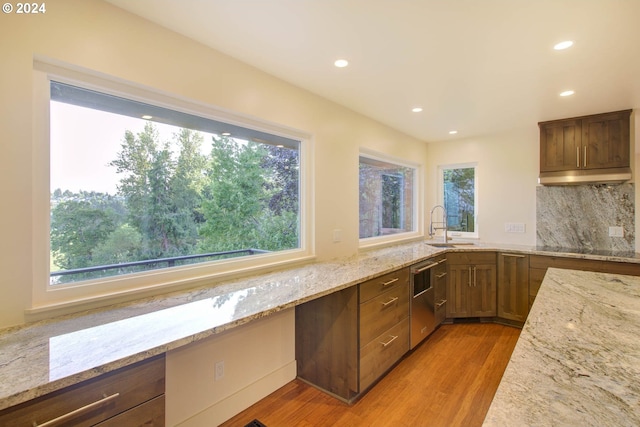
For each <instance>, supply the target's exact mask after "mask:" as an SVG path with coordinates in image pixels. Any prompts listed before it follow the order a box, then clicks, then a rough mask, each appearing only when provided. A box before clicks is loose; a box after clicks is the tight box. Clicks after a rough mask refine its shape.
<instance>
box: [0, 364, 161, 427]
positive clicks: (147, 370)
mask: <svg viewBox="0 0 640 427" xmlns="http://www.w3.org/2000/svg"><path fill="white" fill-rule="evenodd" d="M164 392H165V356H164V354H163V355H161V356H156V357H154V358H152V359H149V360H145V361H142V362H138V363H135V364H133V365H130V366H126V367H124V368H120V369H117V370H115V371H113V372H109V373H107V374H103V375H101V376H99V377H97V378H93V379H90V380H87V381H83V382H81V383H79V384H76V385H73V386H69V387H67V388H64V389H62V390H58V391H55V392H52V393H49V394H47V395H44V396H41V397H38V398H36V399H33V400H30V401H28V402H25V403H22V404H20V405H17V406H14V407H10V408H7V409H4V410H2V411H0V426H3V427H22V426H24V427H32V426H39V425H43V424H45V423H49V424H46V425H51V426H54V425H55V426H93V425H99V426H146V427H161V426H164V425H165V405H164ZM53 420H57V421H55V422H54V421H53Z"/></svg>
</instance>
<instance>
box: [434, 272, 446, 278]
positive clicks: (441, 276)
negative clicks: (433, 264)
mask: <svg viewBox="0 0 640 427" xmlns="http://www.w3.org/2000/svg"><path fill="white" fill-rule="evenodd" d="M446 275H447V273H446V272H445V273H440V274H437V275H436V279H442V278H443V277H444V276H446Z"/></svg>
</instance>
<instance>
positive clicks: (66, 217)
mask: <svg viewBox="0 0 640 427" xmlns="http://www.w3.org/2000/svg"><path fill="white" fill-rule="evenodd" d="M115 228H116V221H115V218H114V216H113V215H112V214H110V213H109V212H108V211H105V210H103V209H100V208H95V207H92V206H91V203H89V202H87V201H83V200H67V201H62V202H60V203H58V204H57V205H56V206H55V207H54V208H53V209H52V211H51V249H52V251H54V254H55V255H54V260H55V264H56V265H57V266H58V267H60V268H61V269H64V270H70V269H75V268H83V267H90V266H93V265H95V264H93V252H94V250H95V248H96V247H97V246H98V245H99V244H101V243H102V242H104V241H105V240H106V239H107V236H109V234H110V233H111V232H112V231H114V230H115Z"/></svg>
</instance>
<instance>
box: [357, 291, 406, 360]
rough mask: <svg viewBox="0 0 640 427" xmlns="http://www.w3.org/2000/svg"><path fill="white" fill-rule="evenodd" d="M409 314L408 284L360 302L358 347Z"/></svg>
mask: <svg viewBox="0 0 640 427" xmlns="http://www.w3.org/2000/svg"><path fill="white" fill-rule="evenodd" d="M408 316H409V286H408V285H405V286H403V287H398V286H395V287H394V288H393V289H390V290H388V291H387V292H385V293H383V294H381V295H380V296H378V297H376V298H373V299H371V300H369V301H367V302H365V303H363V304H360V347H362V346H363V345H366V344H367V343H368V342H369V341H371V340H372V339H374V338H375V337H377V336H378V335H380V334H381V333H383V332H384V331H386V330H387V329H389V328H391V327H392V326H393V325H395V324H396V323H398V322H399V321H401V320H402V319H404V318H406V317H408Z"/></svg>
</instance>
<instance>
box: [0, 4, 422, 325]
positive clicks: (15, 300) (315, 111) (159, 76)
mask: <svg viewBox="0 0 640 427" xmlns="http://www.w3.org/2000/svg"><path fill="white" fill-rule="evenodd" d="M0 18H1V20H0V51H1V52H2V55H3V58H2V60H3V64H2V67H0V91H1V93H2V98H1V99H0V129H2V138H3V140H2V145H1V146H2V148H1V150H2V156H0V200H2V202H3V209H2V210H1V211H0V236H2V241H1V243H0V270H1V271H2V272H3V273H2V275H0V290H1V291H2V299H1V300H0V328H2V327H6V326H12V325H16V324H20V323H23V322H24V321H25V317H24V310H25V309H26V308H28V307H29V306H30V304H31V289H32V286H33V282H34V279H33V277H32V263H33V261H34V256H33V253H34V247H35V248H38V250H39V251H40V252H39V253H47V251H46V247H45V246H44V244H45V243H46V241H47V240H48V236H40V235H35V234H34V233H33V230H32V217H33V213H34V200H35V197H36V196H35V194H34V192H33V190H32V184H33V182H34V176H35V175H36V174H35V171H34V168H33V164H32V161H33V158H34V157H33V156H34V155H35V153H34V152H33V149H32V142H33V132H34V131H33V123H32V115H33V109H34V108H36V107H38V106H37V105H34V102H33V100H32V97H33V82H32V77H33V60H34V57H39V58H49V59H51V60H52V61H55V62H60V63H63V64H65V65H68V66H71V67H77V68H78V69H86V70H90V71H91V72H93V73H98V74H102V75H105V76H108V78H115V79H122V80H124V81H126V82H130V83H133V84H137V85H141V86H143V87H145V88H150V89H151V90H157V91H161V92H163V93H167V94H169V95H171V96H175V97H179V98H186V99H188V100H191V101H195V102H200V103H204V104H206V105H212V106H215V107H217V108H221V109H226V110H229V111H232V112H234V113H237V114H242V115H246V116H248V117H252V118H257V119H258V120H262V121H267V122H271V123H274V124H277V125H279V126H283V127H290V128H293V129H297V130H300V131H302V132H305V133H307V134H311V135H312V136H313V146H314V153H313V158H312V162H313V168H314V173H313V181H314V191H313V194H312V196H311V197H312V212H311V216H312V217H313V218H314V220H315V227H314V229H313V234H314V238H315V254H316V256H317V258H318V259H319V260H323V259H331V258H336V257H344V256H351V255H353V254H355V253H356V252H357V251H358V154H359V149H360V147H366V148H369V149H371V150H376V151H379V152H381V153H383V154H388V155H392V156H395V157H397V158H402V159H407V160H410V161H415V160H416V159H426V152H427V148H426V145H425V144H424V143H423V142H421V141H418V140H416V139H415V138H412V137H409V136H407V135H405V134H402V133H400V132H398V131H396V130H394V129H391V128H389V127H387V126H384V125H382V124H380V123H378V122H376V121H374V120H371V119H368V118H366V117H364V116H362V115H360V114H357V113H355V112H353V111H351V110H348V109H346V108H344V107H341V106H339V105H337V104H335V103H332V102H329V101H328V100H326V99H324V98H322V97H320V96H317V95H314V94H312V93H310V92H308V91H306V90H303V89H300V88H298V87H295V86H293V85H290V84H288V83H286V82H284V81H282V80H279V79H277V78H275V77H272V76H270V75H268V74H266V73H264V72H262V71H260V70H258V69H256V68H253V67H251V66H248V65H246V64H243V63H241V62H239V61H237V60H235V59H233V58H231V57H229V56H226V55H224V54H222V53H220V52H217V51H215V50H212V49H210V48H208V47H206V46H203V45H201V44H199V43H196V42H194V41H193V40H191V39H188V38H186V37H184V36H181V35H179V34H177V33H174V32H171V31H168V30H166V29H164V28H161V27H159V26H157V25H155V24H152V23H150V22H149V21H146V20H143V19H141V18H139V17H137V16H135V15H132V14H130V13H128V12H125V11H123V10H121V9H119V8H117V7H115V6H113V5H111V4H108V3H105V2H103V1H100V0H92V1H83V0H50V1H47V12H46V14H41V15H34V16H20V15H16V14H10V15H2V16H1V17H0ZM40 203H43V202H42V201H40ZM44 203H45V204H46V203H47V202H46V201H45V202H44ZM334 229H339V230H341V231H342V233H341V235H342V241H341V242H337V243H334V242H333V230H334ZM42 248H45V250H42ZM36 261H38V262H41V261H42V260H36ZM44 262H48V261H46V260H44Z"/></svg>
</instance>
